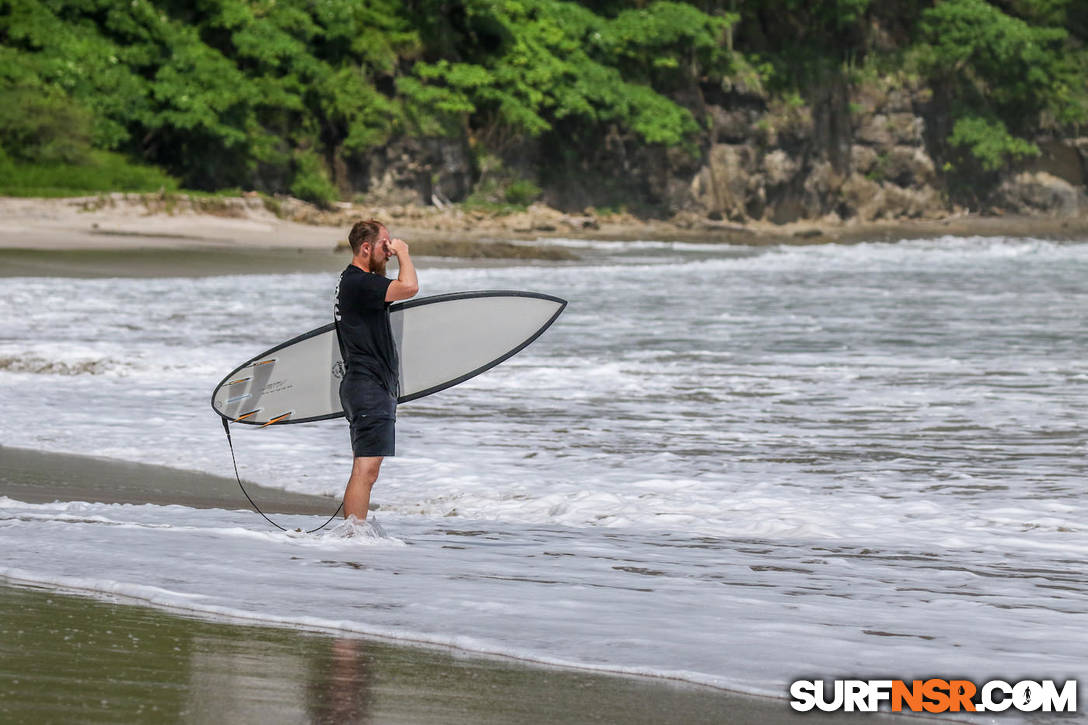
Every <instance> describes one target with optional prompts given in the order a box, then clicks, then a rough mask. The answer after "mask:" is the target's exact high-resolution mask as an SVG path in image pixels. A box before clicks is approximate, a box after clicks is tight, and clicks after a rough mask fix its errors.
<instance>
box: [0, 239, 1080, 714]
mask: <svg viewBox="0 0 1088 725" xmlns="http://www.w3.org/2000/svg"><path fill="white" fill-rule="evenodd" d="M703 247H706V248H703ZM584 251H585V258H584V260H583V261H581V262H574V263H566V264H562V265H555V266H550V267H548V266H538V265H534V266H506V267H488V268H480V269H471V268H469V269H427V268H426V266H425V265H424V267H423V270H422V271H421V279H422V282H423V286H424V294H438V293H442V292H448V291H453V290H459V289H486V288H506V289H511V288H513V289H534V290H537V291H542V292H548V293H553V294H557V295H559V296H561V297H564V298H567V299H569V300H570V305H569V306H568V308H567V311H566V312H565V313H564V314H563V316H562V317H561V318H560V319H559V321H558V323H557V324H556V325H555V326H554V327H553V328H552V329H551V330H549V331H548V332H547V333H546V334H545V335H544V336H543V337H542V338H541V339H540V340H538V341H537V342H536V343H534V344H533V345H532V346H530V347H529V348H527V349H526V350H525V351H523V352H522V353H520V354H519V355H518V356H516V357H514V358H512V359H511V360H509V361H507V362H506V363H504V364H503V365H501V366H499V367H498V368H496V369H494V370H492V371H490V372H488V373H486V374H485V375H483V376H481V377H479V378H476V379H473V380H471V381H468V382H466V383H464V384H462V385H460V386H457V387H455V388H452V389H450V390H448V391H445V392H443V393H441V394H439V395H435V396H432V397H429V398H425V399H422V400H420V401H416V402H413V403H409V404H406V405H404V406H402V407H401V409H400V411H399V422H398V453H399V455H398V456H397V457H396V458H394V459H390V460H388V461H387V462H386V463H385V465H384V466H383V473H382V477H381V479H380V481H379V483H378V486H377V487H376V489H375V494H374V500H375V501H376V502H377V503H378V504H380V506H381V510H380V512H379V516H381V518H382V521H383V524H385V526H386V528H387V529H388V530H389V532H390V535H391V537H392V539H395V540H399V541H400V542H403V545H398V544H397V543H396V542H395V541H392V540H385V539H380V538H379V539H375V540H373V541H371V542H370V544H369V546H368V547H366V551H367V552H371V553H366V554H365V555H364V554H360V557H362V558H360V557H355V556H349V555H352V554H355V553H359V550H358V549H355V548H352V547H354V546H355V545H356V543H357V542H354V541H352V540H351V539H349V538H344V537H337V536H333V535H327V534H326V535H325V537H324V538H323V536H322V534H315V535H313V536H311V537H298V538H297V539H292V538H291V537H288V536H287V535H284V534H281V533H279V532H270V531H264V530H263V529H262V528H261V527H262V525H263V524H262V522H261V521H260V520H259V519H258V518H256V516H255V515H254V514H247V513H244V512H212V513H195V512H191V511H189V510H186V509H178V508H174V507H149V508H139V507H136V508H131V509H126V508H123V507H122V508H109V507H106V508H101V507H100V508H95V507H91V508H87V509H79V508H64V506H73V505H58V506H60V507H59V508H48V507H28V506H26V505H24V504H19V503H18V502H7V503H0V518H3V520H2V521H0V534H2V535H3V536H6V537H10V538H11V546H12V548H10V553H8V554H5V556H7V558H6V559H3V561H5V562H6V563H5V564H4V565H3V566H4V567H6V568H5V571H7V572H8V573H9V575H10V576H15V574H13V573H11V572H13V571H15V570H18V571H19V572H21V574H20V576H23V575H25V576H27V577H29V578H31V579H34V577H38V579H34V580H35V581H42V582H52V583H63V582H70V581H71V580H73V578H78V577H80V576H84V577H85V574H86V572H87V571H106V570H107V569H109V570H110V571H115V572H116V574H111V575H110V578H109V580H108V581H109V582H113V583H112V584H102V586H103V587H106V586H114V585H116V586H126V587H127V586H129V585H132V586H143V585H154V586H158V587H159V588H161V589H163V590H165V591H176V592H178V593H179V594H184V595H186V596H189V595H197V594H199V595H200V596H201V597H210V596H213V595H215V596H219V595H218V594H217V592H216V591H215V589H214V587H213V586H212V585H211V584H209V583H208V582H221V581H226V580H228V579H231V580H233V579H237V580H238V581H237V582H236V584H234V585H231V586H229V587H227V588H226V589H224V591H223V594H222V597H221V599H219V600H215V601H211V600H209V599H205V598H201V599H200V600H199V601H200V602H201V603H202V604H201V606H205V605H208V606H210V607H213V609H208V610H207V611H209V612H213V610H214V611H220V610H222V611H224V612H225V611H227V610H229V611H230V612H233V613H234V614H235V615H238V614H239V613H242V614H244V615H245V616H252V617H256V618H272V619H269V621H273V620H274V619H275V618H280V619H279V620H275V621H281V620H282V621H283V622H291V623H295V624H299V625H304V624H306V623H309V624H306V626H311V625H313V623H314V622H318V621H321V622H325V624H323V625H321V626H333V627H339V626H343V627H344V628H347V629H351V631H359V632H363V631H365V632H369V633H372V634H385V635H387V636H398V637H400V636H403V637H406V638H419V639H422V640H424V641H429V642H440V641H441V642H453V641H457V642H460V643H461V645H463V646H464V645H465V643H468V642H471V643H473V644H472V647H473V648H477V649H482V650H488V651H501V652H505V653H507V654H517V655H518V656H522V657H527V658H530V659H540V660H548V661H552V660H554V661H563V662H567V663H572V662H573V663H580V664H584V665H588V666H605V667H608V668H611V669H625V668H627V669H631V670H637V671H650V670H652V671H655V672H659V673H662V672H666V671H667V672H683V673H687V674H686V675H684V676H685V677H689V678H691V679H696V680H699V681H705V682H713V683H715V684H719V685H726V686H731V687H736V688H740V689H748V690H752V691H760V692H772V693H774V694H781V693H782V692H783V687H782V683H784V682H786V681H788V679H790V678H791V677H792V676H794V675H796V674H799V673H802V672H804V673H810V674H811V673H813V672H817V673H819V674H821V675H830V676H834V675H837V674H844V673H845V674H848V675H854V674H859V673H862V674H863V673H865V672H879V673H886V672H888V670H889V668H891V669H894V670H895V674H897V675H899V674H907V673H916V674H919V675H932V674H934V673H935V671H936V669H939V670H941V671H953V670H954V671H956V672H957V673H962V674H964V675H970V676H972V677H973V678H977V677H982V676H984V675H987V674H1002V675H1008V674H1011V673H1014V672H1024V673H1028V674H1029V675H1031V676H1036V677H1038V676H1040V675H1044V674H1046V675H1049V674H1054V675H1055V676H1057V675H1058V674H1060V673H1061V672H1072V673H1078V672H1083V671H1086V666H1088V660H1086V659H1085V657H1084V654H1083V653H1084V652H1086V651H1088V646H1086V645H1088V642H1086V641H1085V639H1084V636H1085V635H1084V634H1083V633H1084V632H1086V631H1088V628H1086V627H1084V624H1086V622H1085V619H1084V618H1085V616H1086V615H1085V614H1084V612H1085V611H1086V610H1088V607H1086V606H1085V601H1086V594H1088V592H1086V590H1085V587H1084V583H1083V577H1082V576H1081V575H1080V573H1079V572H1081V571H1082V570H1083V567H1084V565H1085V563H1088V527H1086V526H1085V524H1084V523H1083V515H1082V514H1083V511H1084V510H1085V503H1086V501H1085V496H1086V495H1088V494H1086V492H1085V491H1084V487H1083V481H1084V480H1085V478H1086V477H1088V464H1086V463H1085V453H1086V451H1088V430H1086V428H1085V426H1084V422H1083V411H1084V410H1085V408H1086V407H1088V362H1086V361H1088V329H1086V328H1085V325H1084V320H1085V319H1088V283H1086V280H1088V244H1068V243H1058V242H1047V241H1040V240H1031V239H1013V240H1000V239H998V240H994V239H955V238H946V239H938V240H928V241H918V242H911V243H905V244H879V243H873V244H861V245H852V246H843V245H828V246H812V247H808V246H806V247H771V248H733V247H718V246H717V245H694V247H683V246H677V245H673V244H671V243H652V242H648V243H644V244H634V245H632V244H628V245H627V246H623V245H620V246H614V245H611V243H600V244H599V245H598V244H597V243H591V244H589V245H587V246H586V247H585V250H584ZM334 281H335V280H334V278H333V276H332V275H321V274H305V275H302V274H300V275H278V276H252V277H247V276H240V277H233V278H222V277H219V278H208V279H198V280H170V279H160V280H146V279H145V280H110V281H102V280H63V281H56V280H48V279H12V278H9V279H5V280H2V281H0V286H2V288H3V290H4V294H3V295H0V360H6V359H11V360H16V361H20V362H15V363H11V364H9V365H8V366H7V367H4V366H3V365H0V403H2V406H3V409H4V417H3V421H2V422H0V430H2V440H3V443H4V444H6V445H19V446H27V447H32V448H39V449H43V450H55V451H66V452H73V453H90V454H95V455H104V456H110V457H115V458H121V459H127V460H136V461H142V462H148V463H158V464H163V465H169V466H173V467H181V468H188V469H193V470H200V471H209V472H215V473H219V474H224V475H231V473H232V469H231V462H230V455H229V452H228V450H227V447H226V444H225V441H224V440H223V434H222V430H221V428H220V427H219V425H218V420H217V419H216V417H215V416H214V414H213V413H212V412H211V409H210V406H209V402H208V396H209V394H210V391H211V388H212V387H213V386H214V385H215V383H217V382H218V381H219V379H220V378H221V377H222V375H223V374H225V373H226V372H227V371H229V370H230V369H231V368H232V367H233V366H235V365H236V364H238V363H239V362H241V361H242V360H244V359H246V358H247V357H249V356H251V355H253V354H255V353H257V352H259V351H260V350H262V349H265V348H267V347H269V346H271V345H273V344H275V343H277V342H279V341H281V340H283V339H286V338H287V337H290V336H292V335H295V334H298V333H300V332H302V331H304V330H307V329H310V328H312V327H316V326H318V325H320V324H323V323H324V322H325V321H326V320H327V313H328V308H329V302H330V297H331V290H332V286H333V284H334ZM61 288H63V289H64V290H65V293H66V294H70V295H73V298H74V299H78V300H80V301H81V304H79V305H76V306H74V307H73V308H72V309H70V310H67V311H65V310H61V309H58V308H57V307H56V306H54V305H48V304H45V303H44V302H43V300H48V299H50V298H52V297H53V296H56V295H57V294H59V290H60V289H61ZM43 330H44V331H48V334H47V335H43V333H42V331H43ZM234 430H235V433H234V440H235V445H236V448H237V451H238V462H239V465H240V468H241V471H242V475H243V476H244V477H246V478H248V479H252V480H256V481H259V482H260V483H262V484H265V485H272V486H279V487H282V488H286V489H291V490H296V491H305V492H314V493H323V494H333V495H335V494H337V493H339V492H340V491H342V488H343V485H344V482H345V481H346V479H347V475H348V472H349V468H350V460H349V458H348V447H347V432H346V430H345V428H344V426H343V424H342V423H338V422H336V421H328V422H324V423H316V424H308V425H302V426H287V427H283V428H278V429H265V430H257V429H253V428H250V427H244V426H236V427H235V428H234ZM242 503H243V502H242V501H239V506H241V505H242ZM99 519H104V520H99ZM307 523H309V522H308V521H299V522H298V524H293V525H302V526H303V527H305V525H306V524H307ZM318 523H320V522H318ZM160 524H162V525H165V526H167V528H164V527H163V526H160ZM313 525H316V524H310V526H313ZM473 532H476V533H473ZM54 536H60V537H75V539H76V540H78V541H80V542H83V544H85V545H81V546H79V547H74V548H78V550H79V551H80V552H85V553H84V554H80V556H75V557H73V555H72V548H66V549H64V551H61V550H60V549H59V548H56V544H55V543H54V542H53V540H52V538H51V537H54ZM368 540H369V539H368ZM168 541H174V542H175V543H173V544H168V543H167V542H168ZM177 541H185V542H186V543H185V546H186V547H189V548H187V549H186V550H187V551H188V550H190V549H191V551H192V557H193V562H194V563H193V564H192V567H191V568H187V567H188V566H189V565H188V564H186V566H185V567H182V572H181V576H180V578H179V582H180V583H177V582H167V581H165V580H164V579H163V578H162V577H163V575H162V574H161V572H156V571H155V567H154V566H153V565H152V564H151V563H150V561H146V562H145V561H143V558H139V559H138V560H136V561H133V562H132V563H131V564H130V563H128V562H127V561H126V559H125V558H124V556H122V555H121V553H120V552H121V551H122V550H125V551H131V550H136V549H139V550H141V551H143V550H145V549H146V551H147V552H149V553H148V554H147V557H149V558H150V557H153V556H162V555H165V554H164V552H165V551H166V550H168V549H169V548H170V547H171V546H177V545H178V544H177V543H176V542H177ZM7 546H8V539H5V547H7ZM35 547H38V548H35ZM126 547H128V548H126ZM133 547H135V548H133ZM141 547H142V548H141ZM446 547H453V548H446ZM55 548H56V550H55V551H54V549H55ZM286 550H290V551H292V552H293V553H297V552H299V551H303V552H309V553H303V554H301V555H300V556H301V557H302V558H301V559H300V561H303V562H308V563H290V562H292V561H293V560H291V559H290V558H283V559H280V558H277V557H281V556H282V554H283V552H284V551H286ZM36 551H37V552H38V553H35V552H36ZM224 551H225V552H228V553H230V552H234V553H230V555H229V556H227V557H226V558H225V559H224V558H223V557H219V558H218V559H216V561H217V563H215V564H213V563H212V559H213V555H218V554H220V553H222V552H224ZM96 552H99V553H101V552H104V553H101V558H94V557H95V556H98V553H96ZM111 552H112V553H111ZM274 552H279V553H274ZM371 555H373V556H374V557H378V558H379V559H380V561H381V562H382V564H381V566H379V567H378V569H379V570H380V572H383V573H379V574H374V576H375V577H377V579H376V580H375V581H374V582H370V581H369V580H368V586H367V588H365V590H360V589H354V590H352V592H351V594H352V596H353V597H354V598H352V597H348V595H347V594H346V593H338V591H339V590H338V588H343V587H345V586H347V585H345V584H344V583H343V582H344V581H345V580H344V579H343V577H345V576H348V575H349V574H348V572H360V571H363V570H360V569H356V568H354V567H355V566H356V565H359V566H362V565H367V566H371V565H372V564H373V561H372V560H371V559H369V558H368V557H370V556H371ZM81 557H82V558H81ZM253 557H256V559H254V558H253ZM317 557H322V558H320V559H319V558H317ZM324 560H327V561H339V562H340V564H341V565H337V566H333V565H331V564H323V563H322V561H324ZM243 561H245V562H246V563H245V564H243V563H241V562H243ZM252 561H260V562H262V563H263V564H265V565H267V571H269V572H272V575H271V576H270V579H271V580H274V581H283V582H285V583H286V586H288V587H295V590H296V591H297V590H298V589H299V588H305V589H313V590H314V591H318V592H321V594H320V595H319V596H316V595H315V598H312V599H307V600H306V601H305V602H298V601H295V602H288V601H286V599H280V598H279V597H277V596H273V594H272V593H270V592H268V591H266V588H267V586H268V585H267V584H265V583H262V582H260V581H257V580H256V574H253V576H252V578H251V577H250V573H249V566H250V563H251V562H252ZM346 562H350V563H346ZM393 562H395V564H394V563H393ZM385 566H388V567H389V568H382V567H385ZM394 568H395V570H396V571H397V574H396V576H394V575H393V574H391V573H390V572H391V571H392V570H393V569H394ZM365 571H366V572H367V574H365V575H368V576H369V575H370V570H369V569H368V570H365ZM236 575H237V576H236ZM351 575H352V576H354V574H351ZM494 577H498V578H494ZM523 579H525V580H530V581H523ZM103 581H105V579H103ZM155 582H158V583H157V584H156V583H155ZM371 583H374V584H375V585H380V586H379V588H377V589H371V588H370V586H369V585H370V584H371ZM90 586H91V588H101V587H98V586H97V585H95V584H93V582H92V584H91V585H90ZM386 586H388V587H390V589H388V591H387V590H385V589H383V588H382V587H386ZM443 589H448V591H449V595H448V597H447V596H445V595H440V596H439V597H438V599H437V600H435V601H431V600H430V599H427V598H428V597H431V594H430V592H433V591H436V590H438V591H442V590H443ZM644 590H645V591H644ZM162 596H164V597H166V599H169V597H167V596H166V595H162ZM341 597H343V598H341ZM419 598H423V599H427V601H425V602H423V603H419V602H417V601H416V599H419ZM349 600H350V601H351V602H352V604H350V605H349V604H348V601H349ZM170 601H173V600H170ZM257 602H267V606H264V605H257V604H256V603H257ZM541 602H557V603H558V604H556V608H555V610H554V611H550V610H547V611H546V610H545V608H544V607H543V605H542V604H541ZM440 604H441V606H445V607H447V608H448V611H447V612H445V613H443V612H439V611H435V609H434V607H438V606H439V605H440ZM171 606H173V605H171ZM383 607H389V608H390V609H388V610H387V609H383ZM214 608H219V609H214ZM472 608H475V609H474V610H473V611H471V612H469V611H467V610H469V609H472ZM372 609H373V610H375V611H377V610H381V611H382V612H386V611H395V612H396V613H397V615H396V617H392V618H387V617H386V616H385V615H384V614H382V615H381V616H377V615H375V616H371V610H372ZM360 612H362V613H363V614H360ZM484 612H488V613H490V614H491V615H492V618H491V619H488V618H487V617H485V616H484ZM330 613H331V614H330ZM518 613H521V615H522V616H521V617H520V618H519V617H518V616H517V614H518ZM364 615H365V616H364ZM458 615H462V616H458ZM499 615H501V616H499ZM496 616H497V619H495V617H496ZM504 617H505V618H504ZM526 617H529V618H530V619H529V620H526ZM646 618H648V619H646ZM642 619H645V621H646V622H647V623H648V624H649V625H652V626H640V625H639V622H640V620H642ZM493 620H494V621H493ZM495 621H497V622H498V624H497V625H496V624H495ZM515 621H516V624H515V623H514V622H515ZM526 621H532V626H531V627H527V626H526V625H525V622H526ZM329 622H332V623H333V624H331V625H330V624H328V623H329ZM485 622H486V624H485ZM678 623H681V624H678ZM313 626H316V625H313ZM488 626H492V627H495V628H494V629H492V630H488V628H487V627H488ZM994 633H1000V634H999V636H995V634H994ZM635 640H638V643H637V644H636V643H635ZM800 652H804V653H806V654H804V655H799V654H798V653H800ZM723 653H732V655H733V656H725V655H723ZM809 653H810V654H809ZM935 668H936V669H935Z"/></svg>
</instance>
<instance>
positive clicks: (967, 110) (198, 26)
mask: <svg viewBox="0 0 1088 725" xmlns="http://www.w3.org/2000/svg"><path fill="white" fill-rule="evenodd" d="M1086 18H1088V2H1085V0H992V1H990V2H987V0H943V1H941V2H920V1H914V0H889V2H881V3H876V2H874V1H873V0H814V1H806V0H756V1H754V2H743V3H741V2H739V1H738V0H702V1H697V0H693V1H691V2H674V1H670V0H657V1H655V2H647V1H641V2H640V1H636V2H619V1H618V0H582V1H581V2H573V1H566V0H409V1H405V2H399V1H398V0H186V1H185V2H182V1H180V0H130V1H126V2H116V1H115V0H0V93H2V94H3V97H4V103H3V104H0V150H2V153H0V173H4V172H2V170H3V169H8V170H9V171H10V169H13V168H20V169H25V168H28V165H30V166H32V165H38V166H51V165H52V166H57V165H65V164H67V165H75V166H84V167H88V168H95V167H96V165H98V166H99V167H101V164H103V163H104V161H103V159H106V158H109V159H111V161H110V162H109V163H110V164H112V165H113V166H114V167H116V165H117V163H118V162H117V159H118V158H119V157H117V156H111V157H107V156H103V155H102V154H103V152H107V151H109V152H116V153H120V154H123V155H124V156H125V157H127V158H128V159H130V160H132V161H133V162H143V163H149V164H154V165H156V166H158V167H161V168H163V169H165V170H166V171H168V172H169V173H170V174H172V175H173V176H175V177H177V178H178V179H180V180H181V182H182V183H183V184H184V185H185V186H187V187H190V188H197V189H216V188H224V187H243V188H257V189H261V190H265V191H270V192H291V193H293V194H295V195H298V196H301V197H304V198H309V199H313V200H319V201H327V200H331V199H334V198H336V197H338V196H343V195H345V194H348V193H350V192H351V191H352V190H353V182H352V179H353V173H352V170H353V169H358V168H361V167H364V166H365V164H366V159H367V156H368V154H371V153H373V152H374V150H375V149H378V148H380V147H383V146H385V145H386V144H388V143H389V142H390V141H391V140H394V139H403V138H413V137H434V136H453V137H462V138H465V139H467V141H468V143H469V144H470V146H471V147H472V149H473V151H474V152H475V153H476V154H477V155H478V156H479V157H481V158H482V157H484V156H485V155H488V154H502V153H505V152H508V151H509V150H510V149H512V148H517V147H518V144H520V143H522V142H523V141H524V140H525V139H527V138H541V137H547V136H549V135H551V136H553V137H554V138H552V140H551V144H550V145H551V147H556V146H559V147H562V145H563V144H564V143H567V142H568V139H569V138H571V137H572V133H571V131H572V129H575V130H576V131H577V133H576V134H573V135H577V136H579V137H580V138H583V139H584V138H590V139H593V138H601V137H603V135H604V134H605V133H606V132H618V133H621V134H624V135H625V136H626V137H629V138H632V139H634V140H636V141H637V142H639V143H643V144H657V145H663V146H668V147H677V148H680V149H686V150H687V152H688V153H695V152H697V145H698V142H699V138H700V130H701V129H702V128H704V127H705V124H706V119H705V115H704V113H705V112H704V108H703V105H702V104H703V103H704V100H703V99H704V98H705V95H706V93H707V91H708V89H717V90H718V92H719V93H720V92H721V89H723V88H725V89H733V90H735V89H737V88H741V89H742V90H746V91H747V92H755V93H758V94H763V96H764V97H766V95H767V94H771V95H774V94H781V95H785V94H792V97H797V95H798V93H800V94H802V95H804V96H805V97H809V96H811V95H812V89H813V88H814V87H816V86H818V85H819V84H820V83H822V82H824V79H825V78H826V77H827V76H829V75H835V74H839V75H842V74H843V73H844V71H850V70H854V71H856V70H858V69H861V68H866V67H869V66H877V67H883V68H887V67H891V66H895V67H897V68H900V69H902V70H905V71H907V72H913V73H916V74H918V75H920V76H921V77H922V78H924V79H925V80H926V82H928V83H929V84H931V85H932V87H933V88H934V89H935V90H936V92H937V97H938V100H940V101H941V102H942V103H945V104H947V107H948V113H949V115H950V118H951V119H952V125H951V128H952V130H951V133H950V134H949V135H948V137H947V138H946V139H945V141H946V142H947V144H948V146H949V148H952V149H959V150H960V151H962V152H963V153H964V154H965V157H966V158H969V159H973V160H974V162H975V163H978V164H980V165H981V166H982V167H983V168H985V169H990V170H994V169H999V168H1001V167H1002V166H1003V165H1004V164H1006V163H1008V162H1009V161H1011V160H1014V159H1016V158H1019V157H1023V156H1025V155H1030V154H1032V153H1034V152H1035V151H1036V150H1035V147H1034V146H1033V144H1032V143H1031V137H1032V135H1033V134H1034V133H1035V132H1037V131H1038V130H1039V129H1040V128H1043V127H1046V126H1048V125H1049V126H1051V127H1055V128H1057V127H1068V126H1069V125H1071V124H1079V123H1083V122H1085V120H1088V101H1086V99H1088V88H1086V77H1088V70H1086V69H1088V63H1086V54H1085V51H1084V41H1085V40H1086V30H1088V26H1086V23H1088V21H1086ZM137 176H139V174H137ZM141 178H142V177H141ZM163 179H165V177H161V178H159V177H156V178H154V179H150V180H147V179H145V180H144V181H142V182H140V183H143V184H145V185H146V184H147V183H163V184H165V183H166V182H165V181H163Z"/></svg>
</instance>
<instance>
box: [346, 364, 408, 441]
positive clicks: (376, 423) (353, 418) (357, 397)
mask: <svg viewBox="0 0 1088 725" xmlns="http://www.w3.org/2000/svg"><path fill="white" fill-rule="evenodd" d="M340 403H341V405H343V406H344V417H346V418H347V419H348V424H349V425H350V427H351V451H352V453H353V454H354V455H355V457H356V458H371V457H374V456H395V455H396V435H395V429H396V422H397V399H396V398H395V397H393V396H392V395H390V394H389V393H388V392H387V391H386V390H385V388H383V387H382V386H380V385H378V384H377V383H376V382H374V380H372V379H371V378H353V377H351V376H348V377H345V378H344V379H343V380H341V381H340Z"/></svg>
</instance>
